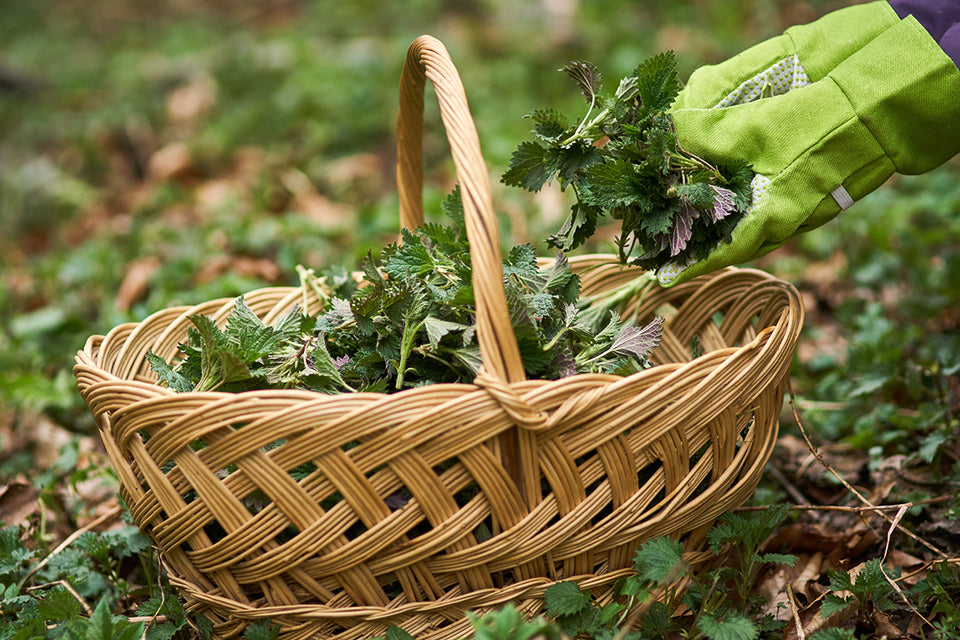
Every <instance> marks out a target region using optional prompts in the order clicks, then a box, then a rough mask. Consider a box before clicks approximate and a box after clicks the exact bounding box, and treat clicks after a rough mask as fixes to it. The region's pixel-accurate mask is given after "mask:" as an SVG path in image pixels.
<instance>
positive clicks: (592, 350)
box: [148, 191, 662, 394]
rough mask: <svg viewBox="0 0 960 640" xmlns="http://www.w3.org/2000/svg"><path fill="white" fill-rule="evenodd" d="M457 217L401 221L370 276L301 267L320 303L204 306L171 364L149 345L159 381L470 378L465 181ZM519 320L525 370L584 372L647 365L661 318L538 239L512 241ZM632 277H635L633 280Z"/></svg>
mask: <svg viewBox="0 0 960 640" xmlns="http://www.w3.org/2000/svg"><path fill="white" fill-rule="evenodd" d="M443 209H444V211H445V212H446V213H447V214H448V215H449V216H450V218H451V219H452V220H453V224H452V225H446V226H445V225H440V224H425V225H423V226H422V227H419V228H417V229H415V230H404V231H403V233H402V242H398V243H394V244H391V245H389V246H387V247H386V248H385V249H384V250H383V251H382V253H381V255H380V256H379V258H378V259H377V260H375V259H374V258H373V256H372V255H369V254H368V256H367V257H366V259H365V260H363V262H362V265H361V268H362V272H363V278H362V279H359V278H355V277H352V276H351V274H349V273H347V272H346V271H345V270H342V269H333V270H330V272H328V273H327V274H325V275H324V276H323V277H322V278H317V277H316V276H313V275H312V274H310V273H308V272H306V271H304V272H303V274H302V277H303V276H306V277H307V278H308V281H307V282H306V283H305V284H307V286H312V287H315V290H317V291H320V292H321V295H322V296H323V297H325V298H326V304H325V306H324V310H323V312H322V313H320V314H318V315H306V314H303V313H301V312H300V310H299V309H298V308H295V309H291V310H290V311H289V312H288V313H287V314H286V315H284V316H283V317H282V318H280V319H279V320H278V321H277V322H276V323H275V324H274V325H273V326H268V325H265V324H264V323H263V322H261V321H260V319H259V318H258V317H257V316H256V314H255V313H253V311H252V310H251V309H250V308H249V306H247V304H246V303H245V301H244V299H243V298H242V297H241V298H238V299H237V300H236V303H235V307H234V309H233V311H232V313H231V314H230V316H229V318H228V319H227V322H226V324H225V326H224V328H223V329H222V330H221V329H220V328H218V327H217V326H216V325H215V324H214V323H213V321H212V320H210V318H208V317H206V316H203V315H194V316H191V317H190V321H191V322H192V323H193V325H194V326H193V327H192V328H191V329H190V331H189V332H188V339H187V341H186V342H185V343H183V344H181V345H180V351H181V353H182V354H183V359H182V360H180V361H179V362H178V363H176V364H173V365H171V364H168V363H167V362H166V361H165V360H163V358H160V357H159V356H157V355H155V354H153V353H150V354H148V359H149V363H150V365H151V367H152V368H153V370H154V371H155V372H156V373H157V375H158V377H159V380H160V382H161V384H165V385H167V386H168V387H170V388H172V389H175V390H177V391H208V390H215V389H216V390H221V391H243V390H247V389H263V388H299V389H310V390H314V391H319V392H323V393H331V394H332V393H343V392H352V391H372V392H391V391H397V390H400V389H405V388H409V387H414V386H419V385H424V384H433V383H443V382H471V381H472V380H473V379H474V378H475V377H476V375H477V373H478V370H479V367H480V364H481V360H480V350H479V346H478V343H477V333H476V323H475V317H474V316H475V302H474V295H473V285H472V280H471V277H472V271H471V264H470V251H469V245H468V243H467V238H466V230H465V228H464V225H463V212H462V207H461V203H460V198H459V192H458V191H455V192H454V193H453V194H452V195H451V197H449V198H448V199H447V201H446V202H445V203H444V206H443ZM503 274H504V280H503V285H504V289H505V291H506V296H507V303H508V308H509V312H510V320H511V323H512V325H513V330H514V333H515V334H516V338H517V344H518V346H519V348H520V355H521V358H522V360H523V365H524V369H525V371H526V373H527V376H528V377H531V378H539V379H559V378H563V377H566V376H570V375H574V374H577V373H585V372H593V373H614V374H619V375H629V374H631V373H635V372H637V371H639V370H641V369H643V368H644V367H646V366H649V362H648V359H647V357H648V355H649V353H650V351H651V350H652V349H653V348H654V347H655V346H656V345H657V344H658V342H659V337H660V332H661V327H662V319H657V320H655V321H653V322H651V323H650V324H648V325H646V326H644V327H637V326H635V325H633V324H631V323H626V322H623V321H622V320H621V318H620V317H619V315H618V314H617V313H616V312H615V311H614V310H613V307H615V306H616V300H618V299H619V298H618V297H617V296H618V295H619V294H620V293H622V292H616V291H615V292H614V295H612V296H610V297H608V298H607V300H606V302H607V304H604V301H599V302H598V303H596V304H592V305H590V306H589V307H588V306H587V305H586V301H584V300H581V298H580V279H579V277H578V276H577V275H576V274H575V273H573V271H572V270H571V268H570V263H569V261H568V260H567V259H566V258H565V257H564V256H563V255H562V254H560V255H558V258H557V260H556V261H554V262H553V264H551V265H550V266H548V267H544V268H541V267H540V266H539V264H538V260H537V255H536V251H535V249H534V247H533V246H532V245H529V244H521V245H517V246H515V247H513V248H512V249H511V250H510V251H509V253H508V254H507V255H506V256H505V257H504V259H503ZM628 286H636V283H631V284H630V285H628Z"/></svg>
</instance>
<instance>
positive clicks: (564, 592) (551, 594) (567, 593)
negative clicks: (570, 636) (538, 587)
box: [543, 580, 590, 618]
mask: <svg viewBox="0 0 960 640" xmlns="http://www.w3.org/2000/svg"><path fill="white" fill-rule="evenodd" d="M543 602H544V607H545V609H546V612H547V615H548V616H551V617H554V618H555V617H559V616H571V615H576V614H577V613H580V612H581V611H582V610H583V609H585V608H586V607H587V606H589V604H590V594H589V593H584V592H582V591H581V590H580V587H579V586H577V583H576V582H573V581H570V580H565V581H563V582H557V583H556V584H552V585H550V586H549V587H547V588H546V590H545V591H544V593H543Z"/></svg>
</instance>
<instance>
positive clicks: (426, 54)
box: [397, 36, 526, 382]
mask: <svg viewBox="0 0 960 640" xmlns="http://www.w3.org/2000/svg"><path fill="white" fill-rule="evenodd" d="M426 78H429V79H430V81H431V82H432V83H433V87H434V91H435V92H436V96H437V100H438V101H439V103H440V118H441V120H442V122H443V126H444V129H445V130H446V133H447V141H448V142H449V143H450V151H451V153H452V155H453V164H454V166H455V168H456V171H457V179H458V181H459V183H460V191H461V196H462V200H463V213H464V219H465V222H466V227H467V241H468V242H469V243H470V259H471V262H472V264H473V290H474V296H475V298H476V307H477V311H476V314H477V315H476V318H477V341H478V342H479V345H480V358H481V360H482V362H483V366H484V370H485V372H486V373H487V374H488V375H492V376H493V377H495V378H497V379H499V380H502V381H503V382H519V381H521V380H524V379H525V377H526V376H525V374H524V371H523V362H522V360H521V359H520V350H519V348H518V347H517V340H516V336H515V335H514V333H513V326H512V324H511V323H510V313H509V311H508V309H507V296H506V293H505V292H504V289H503V265H502V262H501V255H500V231H499V228H498V226H497V218H496V215H495V214H494V211H493V199H492V198H491V196H490V183H489V177H488V175H487V168H486V164H485V163H484V161H483V155H482V154H481V152H480V138H479V137H478V135H477V129H476V126H475V125H474V123H473V118H472V116H471V115H470V108H469V107H468V105H467V96H466V93H465V92H464V89H463V83H462V82H461V81H460V75H459V74H458V73H457V69H456V67H455V66H454V65H453V61H452V60H451V59H450V54H448V53H447V49H446V47H444V46H443V43H441V42H440V41H439V40H437V39H436V38H434V37H432V36H420V37H419V38H417V39H416V40H414V41H413V44H411V45H410V48H409V50H408V51H407V59H406V61H405V63H404V66H403V72H402V74H401V76H400V110H399V115H398V117H397V187H398V190H399V195H400V225H401V226H402V227H405V228H408V229H413V228H415V227H417V226H420V225H421V224H423V157H422V152H421V149H422V145H421V140H422V136H423V92H424V89H425V85H426V83H425V79H426Z"/></svg>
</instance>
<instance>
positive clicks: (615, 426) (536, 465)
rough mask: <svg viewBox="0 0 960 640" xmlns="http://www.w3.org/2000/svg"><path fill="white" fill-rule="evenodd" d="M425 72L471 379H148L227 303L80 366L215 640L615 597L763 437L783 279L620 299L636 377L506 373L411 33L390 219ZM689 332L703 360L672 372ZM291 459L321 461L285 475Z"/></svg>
mask: <svg viewBox="0 0 960 640" xmlns="http://www.w3.org/2000/svg"><path fill="white" fill-rule="evenodd" d="M425 78H429V79H430V80H431V82H432V83H433V84H434V86H435V89H436V94H437V97H438V99H439V102H440V112H441V117H442V120H443V123H444V126H445V128H446V132H447V136H448V139H449V142H450V146H451V150H452V153H453V157H454V161H455V165H456V169H457V174H458V178H459V182H460V185H461V189H462V193H463V200H464V205H465V214H466V220H467V223H468V227H467V232H468V237H469V240H470V245H471V257H472V260H473V265H474V279H475V282H474V286H475V290H476V296H477V324H478V336H479V341H480V347H481V352H482V357H483V363H484V368H483V373H481V375H480V376H479V377H478V378H477V380H476V381H475V382H474V384H459V385H432V386H426V387H420V388H416V389H411V390H406V391H403V392H400V393H396V394H392V395H385V394H372V393H357V394H342V395H333V396H328V395H322V394H316V393H310V392H302V391H254V392H246V393H240V394H227V393H217V392H211V393H181V394H178V393H174V392H172V391H170V390H169V389H166V388H163V387H160V386H157V385H156V384H155V376H154V375H153V374H152V373H151V371H150V368H149V366H148V365H147V363H146V362H145V354H146V353H147V351H148V350H153V351H154V352H155V353H157V354H158V355H160V356H162V357H164V358H166V359H167V360H168V361H169V360H172V359H174V358H175V357H176V355H177V345H178V343H179V342H181V341H183V340H184V339H185V336H186V330H187V327H188V326H189V325H190V322H189V320H188V319H187V317H188V316H189V315H191V314H195V313H204V314H208V315H210V316H211V317H213V318H214V319H215V320H217V321H218V322H219V323H222V322H224V321H225V319H226V317H227V315H228V314H229V312H230V310H231V308H232V304H233V301H232V300H214V301H210V302H207V303H204V304H201V305H198V306H195V307H189V308H187V307H177V308H172V309H166V310H163V311H160V312H159V313H156V314H154V315H152V316H150V317H149V318H147V319H146V320H144V321H143V322H140V323H129V324H124V325H121V326H118V327H116V328H115V329H113V330H112V331H111V332H110V333H109V334H108V335H107V336H93V337H91V338H90V339H89V340H88V342H87V344H86V345H85V347H84V349H83V350H82V351H81V352H80V353H79V354H78V355H77V364H76V366H75V369H74V371H75V374H76V377H77V380H78V384H79V388H80V392H81V394H82V395H83V398H84V400H85V401H86V402H87V404H88V406H89V407H90V410H91V411H92V413H93V414H94V416H95V417H96V420H97V422H98V424H99V427H100V432H101V435H102V438H103V442H104V444H105V446H106V449H107V451H108V453H109V455H110V459H111V461H112V463H113V465H114V467H115V469H116V472H117V474H118V476H119V478H120V482H121V486H120V493H121V496H122V498H123V500H124V501H125V502H126V503H127V504H128V505H129V507H130V510H131V513H132V515H133V518H134V520H135V521H136V523H137V524H138V525H139V527H140V528H141V529H142V530H143V531H145V532H146V533H148V534H149V535H150V537H151V538H152V540H153V542H154V543H155V545H156V546H157V548H158V549H159V550H160V552H161V556H162V558H163V561H164V563H165V565H166V567H167V569H168V572H169V575H170V579H171V582H173V584H174V585H175V586H176V587H177V588H178V589H179V591H180V593H181V595H182V596H183V598H184V599H185V601H186V604H187V605H188V606H189V607H190V608H192V609H194V610H196V611H198V612H201V613H202V614H204V615H206V616H207V617H209V618H210V619H211V620H213V621H214V623H215V629H216V633H217V635H218V636H219V637H223V638H234V637H237V636H239V635H240V634H241V633H242V630H243V628H244V627H245V626H246V625H247V624H248V623H250V622H251V621H256V620H264V619H269V620H271V621H273V622H274V623H277V624H279V625H281V628H282V633H281V638H284V639H285V640H292V639H295V638H304V639H305V638H337V639H343V640H346V639H348V638H349V639H360V638H371V637H375V636H377V635H382V634H383V633H384V631H385V630H386V628H387V627H388V626H390V625H400V626H402V627H403V628H404V629H405V630H406V631H407V632H408V633H411V634H412V635H414V636H415V637H417V638H433V639H441V638H443V639H446V638H449V639H453V638H462V637H464V636H467V635H469V626H468V623H467V621H466V620H465V619H464V612H465V611H467V610H479V611H483V610H487V609H490V608H496V607H499V606H502V605H503V604H504V603H506V602H508V601H513V602H515V603H516V604H517V606H518V607H519V608H521V609H522V610H523V611H526V612H528V613H535V612H537V611H538V610H539V609H540V608H541V605H542V596H543V593H544V590H545V589H546V588H547V587H548V586H549V585H551V584H552V583H554V582H555V581H558V580H566V579H574V580H577V581H578V582H579V583H580V584H581V586H582V587H583V588H586V589H590V590H591V591H593V592H594V594H595V595H597V596H598V597H599V598H601V599H605V598H610V597H611V595H612V594H611V590H612V589H611V587H612V585H613V583H614V582H615V581H616V580H617V579H619V578H621V577H623V576H625V575H627V574H628V573H629V571H630V565H631V559H632V556H633V552H634V550H635V549H636V548H637V546H638V545H639V544H640V543H641V542H643V541H644V540H646V539H649V538H651V537H654V536H658V535H671V536H675V537H677V538H680V539H683V540H685V541H686V543H687V546H688V549H691V550H693V549H695V548H696V547H697V545H699V544H700V542H701V541H702V539H703V534H704V532H705V531H706V529H707V528H709V527H710V526H711V524H712V523H713V522H714V520H715V518H716V517H717V516H718V515H719V514H721V513H722V512H723V511H725V510H727V509H729V508H732V507H734V506H737V505H739V504H741V503H742V502H743V501H744V500H746V499H747V497H748V496H749V495H750V494H751V493H752V491H753V490H754V488H755V486H756V483H757V481H758V480H759V477H760V475H761V473H762V471H763V467H764V464H765V462H766V460H767V458H768V456H769V454H770V452H771V448H772V447H773V444H774V440H775V438H776V432H777V423H778V416H779V412H780V409H781V406H782V402H783V390H784V386H785V384H786V380H787V376H788V371H789V367H790V361H791V358H792V355H793V352H794V348H795V346H796V341H797V337H798V334H799V332H800V327H801V324H802V321H803V311H802V306H801V303H800V300H799V297H798V295H797V293H796V291H795V290H794V289H793V288H792V287H791V286H790V285H788V284H786V283H784V282H781V281H779V280H776V279H774V278H772V277H770V276H768V275H766V274H764V273H762V272H759V271H753V270H733V269H731V270H726V271H724V272H721V273H719V274H715V275H714V276H711V277H705V278H701V279H699V280H697V281H694V282H691V283H687V284H684V285H680V286H677V287H674V288H672V289H668V290H660V289H657V290H655V291H653V292H652V293H651V294H650V295H649V296H647V297H646V298H644V299H643V300H631V301H628V302H627V303H626V304H625V305H624V307H623V308H622V309H621V311H622V312H623V315H624V316H626V317H631V318H636V319H637V320H638V321H640V322H643V321H646V320H649V319H651V318H652V317H653V316H654V315H655V314H659V315H665V316H666V317H667V321H666V325H665V330H664V338H663V343H662V345H661V346H660V347H659V348H658V350H657V351H656V352H655V353H654V355H653V360H654V362H655V363H656V365H657V366H655V367H653V368H651V369H647V370H645V371H643V372H641V373H639V374H637V375H634V376H631V377H629V378H619V377H615V376H608V375H577V376H573V377H569V378H564V379H562V380H557V381H544V380H525V379H524V373H523V368H522V366H521V363H520V358H519V355H518V349H517V345H516V342H515V341H514V335H513V330H512V327H511V326H510V323H509V321H508V314H507V311H506V301H505V296H504V291H503V288H502V281H501V277H502V275H501V271H500V253H499V248H498V247H499V232H498V230H497V225H496V218H495V216H494V215H493V208H492V204H491V199H490V194H489V186H488V175H487V170H486V168H485V166H484V163H483V159H482V157H481V155H480V148H479V143H478V139H477V135H476V131H475V129H474V126H473V122H472V120H471V118H470V114H469V111H468V109H467V103H466V98H465V96H464V91H463V87H462V85H461V84H460V80H459V77H458V75H457V73H456V70H455V69H454V67H453V65H452V63H451V62H450V59H449V57H448V56H447V54H446V51H445V49H444V48H443V45H442V44H440V43H439V42H438V41H436V40H434V39H432V38H429V37H423V38H420V39H418V40H417V41H416V42H414V44H413V45H412V46H411V48H410V51H409V54H408V57H407V62H406V66H405V68H404V71H403V76H402V79H401V104H400V116H399V127H398V128H399V170H398V179H399V186H400V196H401V222H402V224H404V225H406V226H415V225H417V224H419V223H420V222H421V221H422V216H423V213H422V204H421V185H422V174H421V169H420V165H421V159H420V137H421V127H422V110H423V95H424V84H425ZM572 263H573V265H574V268H575V269H576V270H577V271H578V272H579V273H581V277H582V279H583V290H584V293H585V294H587V295H589V294H595V293H598V292H601V291H603V290H605V289H608V288H610V287H613V286H616V285H618V284H622V283H624V282H627V281H628V280H630V279H632V278H635V277H637V275H638V272H636V271H633V270H630V269H622V268H620V267H619V266H618V265H617V264H616V263H615V261H614V259H613V258H612V257H610V256H586V257H579V258H575V259H573V260H572ZM246 301H247V302H248V303H249V304H250V306H251V307H252V308H253V310H254V311H255V312H256V313H258V314H259V315H261V317H263V318H264V319H265V320H266V321H268V322H270V321H272V320H274V319H276V318H278V317H279V316H280V315H282V314H283V313H284V312H285V311H287V310H288V309H289V308H290V307H291V306H292V305H294V304H306V307H307V310H308V311H310V312H316V311H317V310H318V307H319V303H318V301H317V299H316V298H315V297H313V295H312V294H311V293H310V291H307V290H301V289H295V288H269V289H261V290H257V291H254V292H251V293H249V294H247V295H246ZM695 339H698V340H699V345H700V349H701V351H703V352H704V354H705V355H702V356H700V357H698V358H696V359H691V358H692V355H691V344H692V341H694V340H695ZM308 462H310V463H313V464H314V465H316V469H317V470H316V471H315V472H313V473H311V474H310V475H308V476H307V477H306V478H304V479H302V480H300V481H296V480H294V478H293V477H291V474H290V472H291V470H293V469H295V468H296V467H298V466H300V465H303V464H304V463H308ZM254 496H256V497H257V500H258V504H259V505H260V508H251V507H250V506H249V505H250V504H251V503H252V498H253V497H254Z"/></svg>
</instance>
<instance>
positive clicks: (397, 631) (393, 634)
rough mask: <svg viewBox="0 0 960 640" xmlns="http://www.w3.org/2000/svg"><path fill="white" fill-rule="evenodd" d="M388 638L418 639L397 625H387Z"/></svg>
mask: <svg viewBox="0 0 960 640" xmlns="http://www.w3.org/2000/svg"><path fill="white" fill-rule="evenodd" d="M386 640H416V638H414V637H413V636H412V635H410V634H409V633H407V632H406V631H404V630H403V629H401V628H400V627H397V626H391V627H387V636H386Z"/></svg>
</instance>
